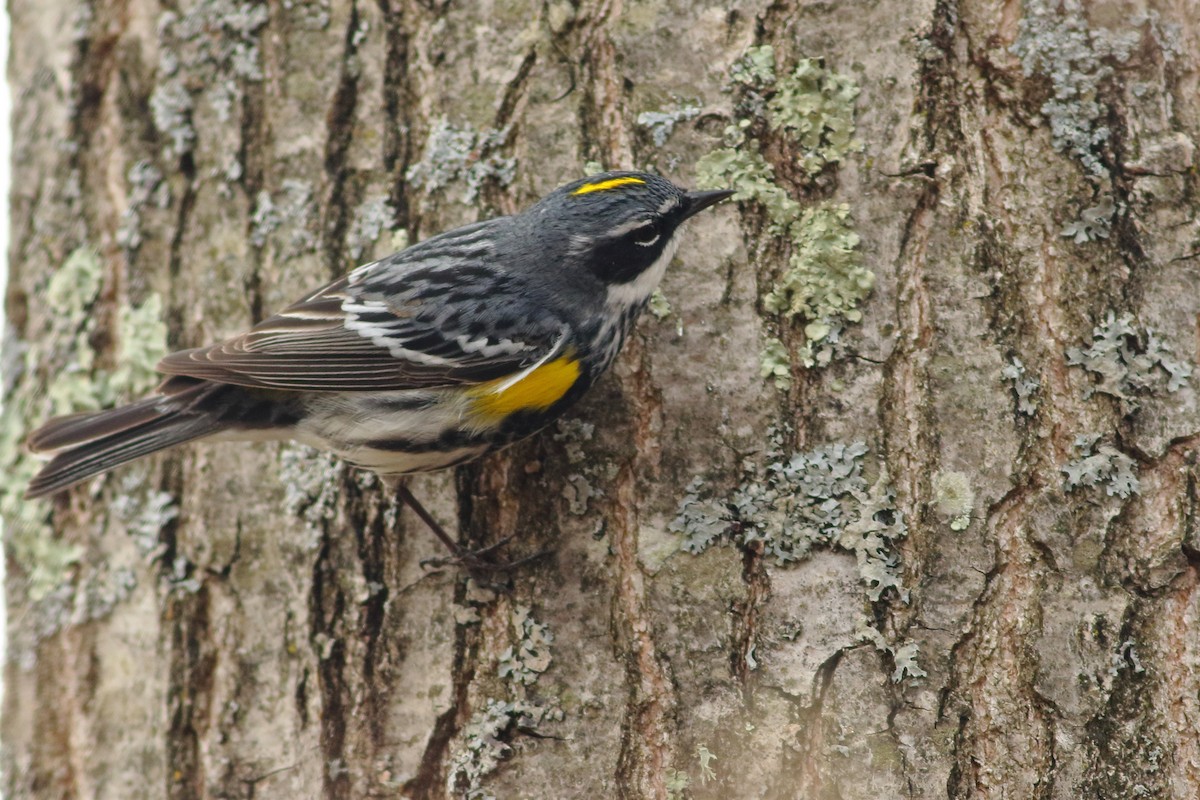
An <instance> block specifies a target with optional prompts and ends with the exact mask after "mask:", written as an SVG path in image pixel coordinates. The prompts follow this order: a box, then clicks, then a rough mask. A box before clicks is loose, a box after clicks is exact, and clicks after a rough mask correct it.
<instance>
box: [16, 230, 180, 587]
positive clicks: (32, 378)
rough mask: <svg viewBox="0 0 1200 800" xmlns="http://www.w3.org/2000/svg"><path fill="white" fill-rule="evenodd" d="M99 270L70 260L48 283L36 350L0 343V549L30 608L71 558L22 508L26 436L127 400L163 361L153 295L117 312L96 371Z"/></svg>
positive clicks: (25, 505) (32, 470)
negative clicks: (108, 348)
mask: <svg viewBox="0 0 1200 800" xmlns="http://www.w3.org/2000/svg"><path fill="white" fill-rule="evenodd" d="M102 277H103V265H102V264H101V262H100V259H99V257H98V256H97V255H96V253H95V252H93V251H91V250H89V249H87V248H80V249H77V250H75V251H73V252H72V253H71V254H70V255H69V256H68V257H67V259H66V260H65V261H64V262H63V264H62V266H61V267H60V268H59V269H58V270H57V271H56V272H55V273H54V275H52V276H51V278H50V280H49V282H48V284H47V286H46V288H45V300H46V304H47V306H48V307H49V308H53V309H54V314H53V315H52V316H50V317H49V324H48V327H47V329H46V330H43V331H41V332H40V333H39V336H38V337H37V339H36V340H33V341H29V342H24V343H22V342H18V341H17V340H16V339H15V337H13V336H12V335H11V334H10V335H9V336H7V337H6V339H5V342H4V349H5V364H6V376H5V389H4V397H3V401H4V410H5V413H4V417H3V424H2V425H0V474H2V475H3V476H4V477H3V480H0V516H2V517H3V518H4V521H5V525H6V528H7V530H8V532H9V533H8V535H7V537H6V544H7V546H8V548H9V553H10V554H11V556H12V558H13V560H14V562H15V563H16V564H17V565H18V566H19V568H20V570H21V572H22V573H23V577H24V578H25V580H26V582H27V583H26V586H27V591H28V594H29V596H30V597H31V598H32V599H34V600H39V599H41V598H44V597H46V596H47V595H48V594H50V593H51V592H52V591H53V590H54V589H55V587H56V586H57V585H58V584H60V583H61V582H62V581H64V580H65V579H66V578H67V576H68V574H69V572H70V569H71V566H72V565H73V564H74V563H75V562H76V561H77V560H78V558H79V555H80V550H79V549H78V547H76V546H75V545H73V544H67V543H65V542H61V541H60V540H58V539H57V538H55V535H54V533H53V531H52V529H51V528H50V526H49V525H48V523H47V519H48V516H49V506H48V504H47V503H45V502H44V501H31V500H26V499H25V498H24V492H25V488H26V487H27V486H28V485H29V481H30V480H31V479H32V478H33V476H34V474H36V472H37V470H38V468H39V462H38V460H36V459H35V458H33V457H32V456H31V455H30V454H29V453H27V452H26V451H25V449H24V447H23V443H24V440H25V437H26V436H27V435H28V433H29V431H30V430H31V427H32V426H34V425H37V424H40V423H42V422H45V421H46V420H47V419H49V418H50V417H54V416H59V415H62V414H69V413H73V412H76V411H91V410H96V409H99V408H101V407H104V406H108V405H111V404H113V403H115V402H117V401H120V400H127V399H131V398H132V397H134V396H136V395H139V394H141V393H143V392H145V391H146V390H148V389H149V388H151V387H152V386H153V385H154V383H155V382H156V380H157V375H156V373H155V372H154V365H155V364H157V363H158V360H159V359H160V358H162V356H163V355H165V354H166V326H165V325H164V324H163V323H162V321H161V319H160V317H161V311H162V302H161V299H160V298H159V297H158V295H156V294H149V295H147V296H146V298H145V300H144V301H143V303H142V305H140V306H136V307H134V306H129V305H122V306H120V307H119V308H118V309H117V326H116V330H115V331H114V332H113V335H114V336H113V338H114V339H115V341H116V356H115V358H114V361H115V362H116V363H117V364H118V365H119V366H118V367H117V368H116V369H115V370H113V371H108V370H104V369H101V368H99V367H97V366H96V360H97V359H96V356H97V353H96V352H95V351H94V350H93V349H92V346H91V341H93V339H94V334H95V333H96V316H95V315H94V314H93V313H92V311H93V307H94V305H95V303H96V302H97V300H98V298H99V295H100V287H101V281H102Z"/></svg>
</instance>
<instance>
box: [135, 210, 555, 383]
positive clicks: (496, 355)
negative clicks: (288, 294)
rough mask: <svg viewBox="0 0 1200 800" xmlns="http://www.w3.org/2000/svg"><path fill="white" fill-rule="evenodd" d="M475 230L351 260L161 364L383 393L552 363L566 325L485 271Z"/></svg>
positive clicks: (486, 249) (504, 277)
mask: <svg viewBox="0 0 1200 800" xmlns="http://www.w3.org/2000/svg"><path fill="white" fill-rule="evenodd" d="M480 228H481V226H470V227H469V228H465V229H459V230H458V231H452V232H451V233H450V234H444V235H443V236H440V237H434V238H433V239H430V240H428V241H426V242H422V243H421V244H420V245H417V246H415V247H411V248H409V249H408V250H405V251H402V252H400V253H397V254H396V255H394V256H391V257H389V258H387V259H384V260H382V261H379V262H375V263H373V264H368V265H366V266H363V267H359V268H358V269H356V270H355V271H354V272H352V273H350V275H348V276H346V277H345V278H341V279H340V280H337V281H335V282H333V283H331V284H329V285H328V286H326V287H324V288H323V289H321V290H319V291H317V292H315V293H313V294H311V295H309V296H308V297H305V298H304V299H303V300H300V301H299V302H297V303H294V304H293V305H291V306H289V307H288V308H286V309H284V310H283V311H281V312H280V313H279V314H276V315H275V316H273V317H270V318H268V319H265V320H263V321H262V322H261V323H259V324H258V325H255V326H254V327H253V328H251V329H250V330H249V331H246V332H245V333H243V334H241V335H240V336H236V337H234V338H232V339H229V340H227V341H225V342H222V343H220V344H216V345H212V346H210V347H203V348H198V349H195V350H184V351H181V352H178V353H173V354H171V355H169V356H167V357H166V358H164V359H163V360H162V361H161V362H160V363H159V365H158V369H159V370H160V371H161V372H164V373H166V374H168V375H188V376H191V377H195V378H204V379H206V380H211V381H217V382H220V383H232V384H236V385H240V386H253V387H262V388H273V389H287V390H314V391H368V390H372V391H379V390H395V389H417V388H427V387H435V386H453V385H461V384H470V383H480V382H484V381H489V380H495V379H497V378H501V377H504V376H507V375H512V374H515V373H519V372H521V371H523V370H526V369H529V368H531V367H535V366H536V365H538V364H540V363H544V362H545V361H548V360H550V359H551V358H553V357H554V356H555V355H556V354H557V353H558V352H559V351H560V350H561V349H562V348H563V345H564V342H565V341H566V339H567V336H568V334H569V329H568V327H567V325H566V323H565V322H564V321H563V320H561V319H560V318H558V317H557V316H555V315H553V314H551V313H549V312H548V311H547V310H546V309H544V308H541V307H539V306H537V305H536V304H535V303H534V302H533V301H531V300H530V299H529V298H528V297H527V293H526V292H524V291H522V287H521V286H520V285H519V284H518V283H517V282H516V281H515V280H514V279H513V278H512V276H510V275H508V274H506V273H504V272H503V271H500V270H498V269H496V268H495V266H493V263H492V262H491V261H489V256H490V255H491V252H490V240H489V238H488V237H486V236H483V237H482V238H481V237H480V235H479V233H478V231H479V229H480ZM472 236H474V239H472Z"/></svg>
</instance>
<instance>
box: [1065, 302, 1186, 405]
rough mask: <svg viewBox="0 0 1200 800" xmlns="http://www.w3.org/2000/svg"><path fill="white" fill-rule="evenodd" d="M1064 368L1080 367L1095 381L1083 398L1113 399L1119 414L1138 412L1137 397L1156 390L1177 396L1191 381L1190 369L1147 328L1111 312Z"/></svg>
mask: <svg viewBox="0 0 1200 800" xmlns="http://www.w3.org/2000/svg"><path fill="white" fill-rule="evenodd" d="M1066 357H1067V364H1069V365H1071V366H1073V367H1081V368H1082V369H1084V370H1086V371H1087V372H1088V373H1089V374H1090V375H1091V376H1092V377H1093V379H1094V382H1093V384H1092V385H1091V386H1089V387H1088V389H1087V391H1086V393H1085V395H1084V396H1085V397H1091V396H1092V395H1093V394H1095V393H1097V392H1099V393H1101V394H1107V395H1109V396H1110V397H1115V398H1117V400H1119V401H1120V403H1121V409H1122V412H1123V413H1125V414H1130V413H1133V412H1134V411H1136V410H1137V409H1138V399H1137V398H1138V397H1139V396H1142V395H1146V394H1150V393H1151V392H1153V391H1155V390H1156V389H1158V388H1165V389H1166V390H1167V391H1168V392H1177V391H1179V390H1180V389H1182V388H1183V387H1184V386H1185V385H1187V383H1188V382H1189V381H1190V380H1191V377H1192V366H1191V365H1190V364H1189V363H1188V362H1187V361H1184V360H1176V359H1175V358H1174V353H1173V352H1172V351H1171V348H1170V347H1169V346H1168V345H1167V344H1166V343H1165V342H1164V341H1163V340H1162V339H1160V338H1159V336H1158V334H1156V333H1155V332H1154V330H1153V329H1152V328H1150V327H1145V328H1139V327H1138V326H1137V325H1136V324H1135V321H1134V318H1133V315H1132V314H1122V315H1121V316H1120V317H1117V316H1116V314H1115V313H1113V312H1112V311H1109V312H1108V317H1107V318H1106V319H1105V320H1104V322H1102V323H1100V324H1099V325H1097V326H1096V327H1095V328H1093V329H1092V341H1091V344H1089V345H1088V346H1086V347H1072V348H1070V349H1068V350H1067V353H1066Z"/></svg>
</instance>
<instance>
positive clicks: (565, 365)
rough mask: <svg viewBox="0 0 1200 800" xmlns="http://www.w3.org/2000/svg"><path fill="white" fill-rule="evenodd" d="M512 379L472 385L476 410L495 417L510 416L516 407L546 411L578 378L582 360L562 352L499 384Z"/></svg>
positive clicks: (521, 409) (518, 408)
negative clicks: (547, 361)
mask: <svg viewBox="0 0 1200 800" xmlns="http://www.w3.org/2000/svg"><path fill="white" fill-rule="evenodd" d="M510 380H512V378H497V379H496V380H494V381H488V382H487V383H481V384H479V385H478V386H476V387H474V388H473V389H471V391H470V394H471V396H472V397H474V398H475V411H476V412H477V413H480V414H483V415H485V416H492V417H507V416H508V415H509V414H513V413H515V412H517V411H544V410H546V409H547V408H549V407H550V406H552V405H554V404H555V403H557V402H558V401H559V400H561V399H562V396H563V395H565V394H566V393H567V392H568V391H570V389H571V387H572V386H574V385H575V381H577V380H579V362H578V361H576V360H575V359H573V358H571V357H570V356H562V357H560V358H556V359H554V360H553V361H551V362H549V363H546V364H542V365H541V366H540V367H538V368H537V369H535V370H534V371H533V372H531V373H529V374H528V375H526V376H525V377H524V378H521V380H519V381H517V382H516V383H514V384H512V385H511V386H508V387H506V388H500V387H502V386H504V384H506V383H507V382H508V381H510Z"/></svg>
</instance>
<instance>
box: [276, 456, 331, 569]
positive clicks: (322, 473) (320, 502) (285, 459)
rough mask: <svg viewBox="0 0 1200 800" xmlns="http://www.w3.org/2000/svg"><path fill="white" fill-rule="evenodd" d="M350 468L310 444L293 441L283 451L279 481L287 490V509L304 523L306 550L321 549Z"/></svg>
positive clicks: (285, 499)
mask: <svg viewBox="0 0 1200 800" xmlns="http://www.w3.org/2000/svg"><path fill="white" fill-rule="evenodd" d="M347 469H348V468H347V467H346V464H345V463H344V462H343V461H341V460H340V459H339V458H337V457H336V456H334V455H333V454H332V453H327V452H325V451H322V450H317V449H316V448H313V447H309V446H308V445H303V444H297V443H294V442H289V443H287V444H285V445H283V446H282V447H281V448H280V452H279V480H280V482H281V483H282V484H283V487H284V497H283V504H284V508H285V509H286V511H287V513H288V514H290V515H292V516H295V517H299V518H300V520H301V521H302V522H303V524H304V530H305V534H306V536H305V538H304V539H303V540H302V541H301V544H302V546H303V547H304V548H305V549H306V550H310V551H312V550H316V549H317V548H318V547H320V546H321V535H322V533H323V532H324V530H325V526H326V525H327V524H328V522H329V520H331V519H333V517H334V515H335V514H336V513H337V500H338V496H339V494H340V487H341V485H342V482H343V480H344V479H345V477H346V472H347Z"/></svg>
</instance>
